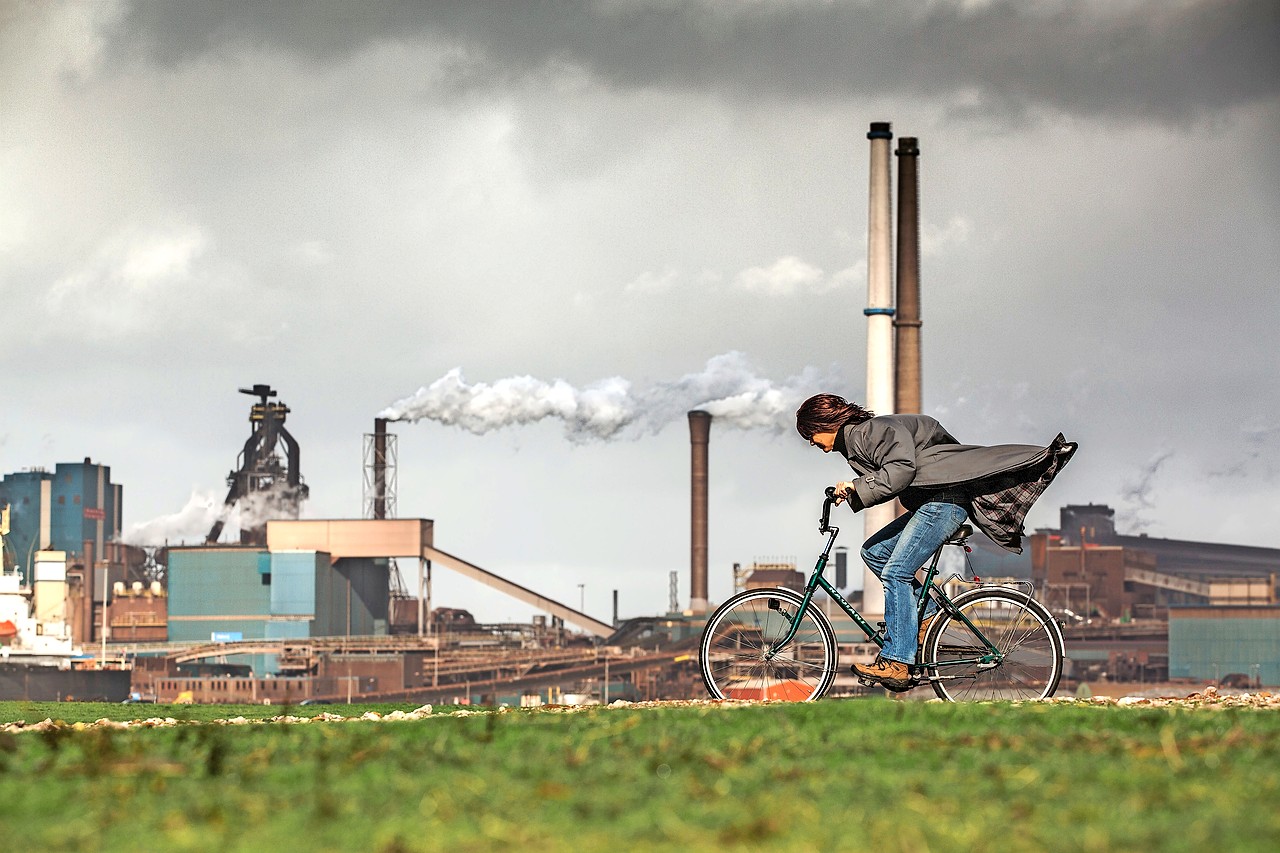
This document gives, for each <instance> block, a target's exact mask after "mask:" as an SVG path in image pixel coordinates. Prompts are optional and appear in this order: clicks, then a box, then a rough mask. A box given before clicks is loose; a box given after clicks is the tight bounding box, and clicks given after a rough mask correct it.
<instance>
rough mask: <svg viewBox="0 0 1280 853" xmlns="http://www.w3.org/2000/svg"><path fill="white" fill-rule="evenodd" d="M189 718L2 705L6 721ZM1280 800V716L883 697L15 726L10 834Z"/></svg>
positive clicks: (8, 743)
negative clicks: (245, 721)
mask: <svg viewBox="0 0 1280 853" xmlns="http://www.w3.org/2000/svg"><path fill="white" fill-rule="evenodd" d="M393 708H399V709H401V710H410V706H404V705H400V706H381V707H379V708H377V710H379V711H387V710H391V709H393ZM369 709H370V706H354V707H352V708H350V709H348V708H346V707H345V706H319V707H310V708H306V709H293V710H294V711H298V710H302V711H306V712H308V713H321V712H330V713H353V714H358V713H363V712H364V711H367V710H369ZM179 710H180V711H185V712H187V719H197V718H200V719H210V718H214V717H224V718H225V717H231V716H236V715H243V716H245V717H250V716H251V715H256V716H258V717H262V716H271V715H273V714H279V713H281V710H282V709H280V708H278V707H277V708H263V707H261V706H253V707H228V706H216V707H212V708H200V707H195V706H185V707H183V708H180V709H179ZM171 711H174V708H173V706H119V705H114V706H112V705H84V706H79V705H70V704H68V705H55V706H33V705H31V704H28V703H0V722H9V721H12V720H15V719H26V720H27V721H28V722H32V721H34V720H36V719H43V718H44V717H46V716H53V717H61V718H62V719H64V720H67V721H69V722H70V721H74V720H92V719H97V718H99V717H105V716H113V717H114V718H116V719H129V718H137V717H145V716H170V715H172V716H179V713H172V714H171V713H170V712H171ZM53 712H61V713H53ZM197 715H198V716H197ZM1277 804H1280V714H1277V713H1276V712H1275V711H1268V710H1256V709H1249V708H1219V709H1208V708H1201V709H1194V710H1187V709H1170V708H1163V709H1157V708H1121V707H1114V706H1111V707H1086V706H1071V705H1024V706H1010V705H950V704H938V703H918V702H895V701H889V700H881V699H873V700H854V701H827V702H820V703H815V704H804V705H782V704H776V705H767V706H754V707H736V708H725V707H716V706H697V707H675V708H659V709H625V708H624V709H597V710H591V711H585V712H580V713H573V714H558V713H550V712H547V711H509V712H505V713H487V714H476V715H472V716H465V717H453V716H447V715H439V716H436V717H433V718H430V719H425V720H418V721H411V722H338V723H319V724H314V723H313V724H305V725H286V724H265V725H253V726H235V727H231V726H216V725H182V726H177V727H173V728H156V729H141V730H128V731H118V730H110V729H89V730H84V731H75V730H71V729H65V728H64V729H59V730H54V731H48V732H22V733H17V734H4V733H0V839H3V840H4V849H12V850H24V851H34V850H122V851H123V850H129V851H133V850H219V851H221V850H231V851H240V850H243V851H260V850H281V851H291V850H318V851H323V850H360V851H387V853H390V852H391V851H416V850H463V851H468V850H477V851H478V850H518V849H544V850H614V851H617V850H628V851H629V850H724V849H743V850H746V849H770V850H775V849H776V850H835V849H854V848H860V847H866V848H875V849H877V850H904V851H919V850H934V851H936V850H966V851H967V850H1015V851H1016V850H1027V851H1041V850H1134V851H1156V850H1159V851H1177V850H1197V851H1199V850H1204V849H1213V850H1225V851H1236V850H1260V851H1261V850H1265V851H1273V850H1276V849H1280V809H1277Z"/></svg>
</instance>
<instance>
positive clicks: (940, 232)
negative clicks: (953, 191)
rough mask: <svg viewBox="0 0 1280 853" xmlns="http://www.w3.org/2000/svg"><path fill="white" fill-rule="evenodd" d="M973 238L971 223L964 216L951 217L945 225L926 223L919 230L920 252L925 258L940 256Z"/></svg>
mask: <svg viewBox="0 0 1280 853" xmlns="http://www.w3.org/2000/svg"><path fill="white" fill-rule="evenodd" d="M971 236H973V222H972V221H971V220H970V219H969V218H968V217H965V216H953V217H951V219H949V220H948V221H947V224H945V225H935V224H934V223H932V222H926V223H925V224H924V225H923V226H922V227H921V229H920V252H921V254H923V255H924V256H926V257H929V256H934V255H939V254H942V253H944V252H946V251H948V250H950V249H953V248H955V247H957V246H963V245H964V244H965V243H968V242H969V238H970V237H971Z"/></svg>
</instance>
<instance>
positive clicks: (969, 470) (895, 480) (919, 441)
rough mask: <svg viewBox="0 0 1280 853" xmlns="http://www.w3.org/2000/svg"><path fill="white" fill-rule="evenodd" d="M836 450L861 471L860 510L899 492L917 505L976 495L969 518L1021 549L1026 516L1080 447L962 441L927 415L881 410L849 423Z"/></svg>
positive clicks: (907, 503)
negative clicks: (859, 420)
mask: <svg viewBox="0 0 1280 853" xmlns="http://www.w3.org/2000/svg"><path fill="white" fill-rule="evenodd" d="M836 448H837V449H838V450H840V451H841V452H842V453H843V454H844V455H845V458H846V459H847V460H848V462H849V467H851V468H852V469H853V470H854V471H856V472H857V473H858V475H859V476H858V479H857V480H855V481H854V492H855V493H856V500H852V501H850V503H851V504H852V505H853V507H854V509H855V510H856V509H859V508H860V507H859V506H858V505H859V504H861V506H862V507H868V506H875V505H876V504H881V503H884V502H885V501H889V500H892V499H893V498H898V499H899V500H901V501H902V505H903V506H905V507H907V508H908V509H916V508H918V507H919V506H921V505H922V504H924V503H926V502H927V501H929V500H932V499H936V498H938V497H939V496H945V497H946V498H947V499H952V500H954V499H955V498H956V496H957V495H962V496H963V497H964V499H966V500H968V501H971V504H970V507H969V509H970V517H971V518H972V519H973V521H974V523H975V524H977V525H978V527H979V528H981V529H982V531H983V532H984V533H986V534H987V535H988V536H990V537H991V539H992V540H993V541H995V542H996V543H997V544H999V545H1002V546H1004V547H1005V548H1008V549H1009V550H1011V551H1020V550H1021V537H1022V520H1023V519H1024V518H1025V517H1026V513H1027V510H1029V509H1030V508H1031V504H1032V503H1034V502H1035V500H1036V498H1038V497H1039V496H1040V494H1041V493H1042V492H1043V491H1044V489H1045V487H1046V486H1048V484H1049V482H1051V481H1052V479H1053V477H1054V476H1056V475H1057V472H1058V471H1059V470H1061V469H1062V466H1063V465H1065V464H1066V463H1067V461H1068V460H1069V459H1070V458H1071V455H1072V454H1073V453H1074V452H1075V450H1076V445H1075V444H1072V443H1070V442H1067V441H1066V439H1064V438H1063V437H1062V436H1061V435H1059V436H1058V437H1057V438H1056V439H1054V441H1053V442H1052V443H1051V444H1050V445H1049V446H1047V447H1037V446H1035V445H1030V444H997V445H993V446H990V447H983V446H979V445H972V444H961V443H960V442H958V441H957V440H956V439H955V437H954V436H952V435H951V433H949V432H947V431H946V430H945V429H944V428H943V426H942V424H940V423H938V421H937V420H936V419H934V418H931V417H929V416H928V415H881V416H879V417H875V418H872V419H871V420H869V421H864V422H863V423H861V424H857V425H849V426H845V427H844V428H843V429H841V430H840V432H839V434H838V442H837V445H836Z"/></svg>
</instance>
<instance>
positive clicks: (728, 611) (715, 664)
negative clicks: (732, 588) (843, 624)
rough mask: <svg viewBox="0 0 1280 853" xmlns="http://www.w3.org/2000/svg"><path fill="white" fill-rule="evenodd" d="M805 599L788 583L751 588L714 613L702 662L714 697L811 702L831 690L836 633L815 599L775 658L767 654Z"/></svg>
mask: <svg viewBox="0 0 1280 853" xmlns="http://www.w3.org/2000/svg"><path fill="white" fill-rule="evenodd" d="M771 602H772V605H771ZM803 602H804V599H803V598H802V597H801V596H800V595H799V594H798V593H795V592H793V591H791V590H789V589H750V590H747V591H746V592H741V593H738V594H737V595H735V596H734V597H733V598H731V599H729V600H728V601H726V602H725V603H724V604H722V605H720V607H718V608H717V609H716V611H715V612H714V613H713V614H711V618H709V619H708V620H707V625H706V627H705V628H704V629H703V632H702V639H701V642H700V643H699V644H698V665H699V668H700V669H701V671H702V680H703V683H705V684H706V686H707V692H708V693H710V694H711V696H712V698H715V699H785V700H789V701H795V702H800V701H805V702H807V701H812V700H814V699H819V698H821V697H822V695H823V694H825V693H826V692H827V690H828V689H829V688H830V687H831V682H832V680H834V679H835V675H836V656H837V654H838V650H837V648H836V633H835V630H834V629H833V628H832V627H831V621H830V620H829V619H827V616H826V614H825V613H823V612H822V611H820V610H818V609H817V608H815V607H814V606H813V605H812V604H810V606H809V609H808V610H806V611H805V613H804V616H803V617H802V618H801V622H800V625H799V627H798V628H797V630H796V635H795V637H793V638H792V640H791V642H790V643H789V644H788V645H787V647H786V648H784V649H782V650H781V652H780V653H779V654H777V655H775V656H774V657H773V658H772V659H770V660H765V657H764V652H765V650H766V649H768V648H769V647H770V646H771V645H772V644H773V643H775V642H776V641H778V640H780V639H782V638H783V637H784V636H786V633H787V631H788V630H789V629H790V627H791V622H790V620H791V619H793V618H794V616H795V614H796V613H798V612H799V610H800V605H801V604H802V603H803Z"/></svg>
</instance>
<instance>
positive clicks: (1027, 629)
mask: <svg viewBox="0 0 1280 853" xmlns="http://www.w3.org/2000/svg"><path fill="white" fill-rule="evenodd" d="M953 604H954V607H955V611H956V615H953V614H952V613H947V612H941V613H939V614H938V618H937V619H936V620H935V624H933V625H930V626H929V633H928V635H927V636H926V637H925V641H924V649H923V651H922V655H923V662H924V665H925V667H926V672H927V673H928V676H929V679H930V681H931V683H932V684H933V690H934V692H935V693H937V694H938V696H939V697H941V698H942V699H947V700H950V701H952V702H958V701H980V700H987V699H1007V700H1020V699H1047V698H1048V697H1050V696H1052V695H1053V692H1054V691H1055V690H1057V689H1058V679H1059V678H1061V677H1062V657H1063V650H1062V633H1061V631H1059V629H1058V624H1057V622H1055V621H1054V619H1053V617H1052V616H1051V615H1049V612H1048V611H1047V610H1045V609H1044V607H1042V606H1041V605H1040V604H1039V603H1038V602H1037V601H1035V600H1034V599H1031V598H1028V597H1027V596H1025V595H1021V594H1020V593H1018V592H1015V591H1014V590H1010V589H1000V588H987V589H978V590H974V591H972V592H969V593H965V594H964V595H961V596H959V597H957V598H956V599H955V601H954V602H953ZM958 614H964V617H965V618H966V619H968V620H969V622H971V623H972V624H973V625H974V627H976V628H977V629H978V630H979V631H981V632H982V636H984V637H986V638H987V639H988V640H990V641H991V644H992V645H994V646H995V647H996V648H997V649H999V650H1000V654H1001V655H1002V658H1001V659H1000V660H999V662H994V661H987V662H983V661H982V658H983V657H984V656H988V655H989V652H990V650H989V649H988V648H987V646H986V644H985V643H983V642H982V640H981V639H980V638H979V636H978V635H977V634H975V633H974V630H973V628H970V627H969V625H967V624H965V622H964V621H963V620H962V619H960V618H959V617H958Z"/></svg>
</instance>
